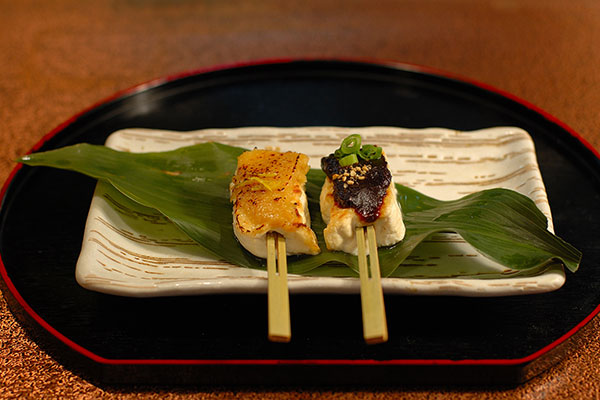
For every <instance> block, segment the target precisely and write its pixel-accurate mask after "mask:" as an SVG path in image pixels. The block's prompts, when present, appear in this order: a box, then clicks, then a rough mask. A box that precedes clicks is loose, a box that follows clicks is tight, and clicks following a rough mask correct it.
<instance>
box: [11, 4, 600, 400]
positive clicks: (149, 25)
mask: <svg viewBox="0 0 600 400" xmlns="http://www.w3.org/2000/svg"><path fill="white" fill-rule="evenodd" d="M90 3H92V2H82V1H77V0H53V1H48V2H39V1H38V2H34V1H29V0H20V1H8V0H1V1H0V10H1V12H0V55H1V56H0V57H1V58H0V61H1V62H0V141H1V144H2V145H1V146H0V181H4V180H6V178H7V177H8V176H9V173H10V171H11V170H12V169H13V168H14V166H15V164H14V160H15V158H16V157H17V156H20V155H22V154H24V153H26V152H27V151H28V150H29V149H30V148H31V147H32V146H33V145H34V144H35V143H36V142H37V141H39V140H40V138H41V137H42V136H43V135H44V134H45V133H47V132H48V131H50V130H52V129H53V128H54V127H56V126H57V125H59V124H60V123H61V122H63V121H65V120H67V119H68V118H69V117H70V116H72V115H73V114H75V113H77V112H79V111H81V110H83V109H84V108H87V107H88V106H90V105H92V104H94V103H96V102H98V101H100V100H102V99H104V98H106V97H108V96H110V95H111V94H113V93H114V92H116V91H118V90H121V89H125V88H129V87H131V86H134V85H136V84H138V83H141V82H145V81H149V80H151V79H154V78H157V77H161V76H167V75H172V74H177V73H179V72H182V71H188V70H195V69H198V68H204V67H209V66H214V65H224V64H231V63H238V62H244V61H251V60H260V59H272V58H290V57H291V58H296V57H311V58H314V57H321V58H338V57H343V58H348V57H353V58H356V57H360V58H368V59H372V60H392V61H400V62H408V63H414V64H421V65H425V66H430V67H434V68H438V69H441V70H445V71H449V72H451V73H454V74H457V75H460V76H465V77H469V78H471V79H474V80H477V81H480V82H483V83H486V84H489V85H492V86H494V87H497V88H499V89H501V90H503V91H506V92H509V93H512V94H514V95H516V96H518V97H520V98H522V99H525V100H526V101H528V102H530V103H533V104H534V105H536V106H537V107H539V108H541V109H543V110H545V111H547V112H548V113H550V114H553V115H554V116H556V117H557V118H558V119H559V120H561V121H563V122H564V123H566V124H567V125H568V126H570V127H571V128H573V129H574V130H575V131H576V132H578V133H579V134H580V135H581V136H582V137H583V138H584V139H585V140H587V141H588V142H589V143H590V144H591V145H592V146H593V147H594V148H595V149H597V150H598V149H600V113H599V112H598V104H600V46H599V45H598V38H600V1H598V0H579V1H577V2H568V1H564V0H523V1H519V0H485V1H484V0H429V1H415V0H413V1H407V0H402V1H378V2H374V1H373V2H371V1H358V0H346V1H342V0H329V1H327V0H325V1H320V0H310V1H288V2H278V1H264V0H252V1H227V2H226V1H214V0H203V1H186V0H177V1H166V0H146V1H143V0H113V1H98V2H94V3H93V5H91V4H90ZM599 339H600V322H599V321H598V318H596V319H594V320H593V321H592V322H591V323H590V325H589V327H588V328H587V329H586V330H585V332H584V333H583V335H582V337H581V340H580V343H579V345H578V346H577V347H576V348H575V349H574V350H573V351H572V352H571V353H570V354H569V355H568V356H567V357H566V358H565V359H564V360H563V361H561V362H559V363H558V364H557V365H555V366H554V367H552V368H550V369H549V370H548V371H546V372H544V373H542V374H541V375H539V376H537V377H535V378H533V379H531V380H530V381H528V382H526V383H524V384H522V385H519V386H517V387H512V388H491V387H476V388H465V387H454V388H449V387H404V388H402V387H399V388H377V387H360V388H344V387H325V388H323V387H320V388H312V387H311V388H302V389H299V388H287V389H286V388H276V387H266V388H265V387H261V388H227V387H220V388H203V387H191V388H190V387H166V388H156V387H119V388H117V387H98V386H94V385H92V384H90V383H88V382H87V381H85V380H84V379H82V378H80V377H79V376H77V375H75V374H73V373H72V372H70V371H69V370H67V369H65V368H64V367H63V366H61V365H60V364H58V363H57V362H55V361H54V360H53V359H52V358H51V357H50V356H49V355H47V354H46V353H44V351H43V350H41V349H40V348H39V347H38V345H37V344H36V343H35V342H34V341H32V340H31V339H30V338H29V337H28V335H27V333H26V332H25V330H24V329H23V328H22V327H21V326H20V325H19V324H18V323H17V322H16V321H15V319H14V317H13V315H12V314H11V313H10V312H9V311H8V309H7V305H6V302H5V300H4V299H3V298H1V297H0V397H2V398H11V397H23V398H69V397H82V398H174V399H178V398H206V399H209V398H210V399H212V398H215V399H225V398H267V399H270V398H290V399H308V398H326V399H327V398H331V399H333V398H336V399H340V398H354V397H356V398H379V399H391V398H399V397H401V396H402V397H404V398H409V399H421V398H432V397H434V398H453V399H471V398H477V399H481V398H507V399H508V398H526V399H534V398H573V397H580V398H598V396H599V393H600V392H599V390H600V389H599V388H600V383H599V382H600V365H599V362H598V357H599V356H600V344H599V343H600V340H599Z"/></svg>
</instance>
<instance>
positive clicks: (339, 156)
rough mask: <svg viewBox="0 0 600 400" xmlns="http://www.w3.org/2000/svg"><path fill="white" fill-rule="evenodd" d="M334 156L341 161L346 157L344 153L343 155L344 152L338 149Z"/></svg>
mask: <svg viewBox="0 0 600 400" xmlns="http://www.w3.org/2000/svg"><path fill="white" fill-rule="evenodd" d="M333 156H334V157H335V158H337V159H338V160H339V159H340V158H342V157H344V153H342V150H340V149H337V150H336V151H335V152H334V153H333Z"/></svg>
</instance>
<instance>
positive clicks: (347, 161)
mask: <svg viewBox="0 0 600 400" xmlns="http://www.w3.org/2000/svg"><path fill="white" fill-rule="evenodd" d="M357 162H358V157H356V154H349V155H347V156H346V157H344V158H342V159H341V160H340V165H341V166H342V167H347V166H348V165H352V164H355V163H357Z"/></svg>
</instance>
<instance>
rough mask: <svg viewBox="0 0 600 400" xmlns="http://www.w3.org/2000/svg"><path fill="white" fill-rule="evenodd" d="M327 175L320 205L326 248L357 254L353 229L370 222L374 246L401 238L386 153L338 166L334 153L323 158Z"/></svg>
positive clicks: (399, 215) (385, 244)
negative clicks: (374, 158) (375, 241)
mask: <svg viewBox="0 0 600 400" xmlns="http://www.w3.org/2000/svg"><path fill="white" fill-rule="evenodd" d="M321 164H322V166H323V170H324V171H325V173H326V175H327V178H326V179H325V183H324V184H323V187H322V189H321V196H320V206H321V215H322V217H323V221H324V222H325V223H326V224H327V227H326V228H325V230H324V231H323V234H324V236H325V244H326V245H327V248H328V249H329V250H340V251H344V252H346V253H350V254H354V255H356V254H358V247H357V243H356V233H355V230H356V228H357V227H360V226H367V225H373V227H374V228H375V236H376V238H377V246H379V247H380V246H391V245H393V244H396V243H398V242H399V241H401V240H402V239H403V238H404V235H405V233H406V228H405V226H404V221H403V220H402V211H401V209H400V205H399V204H398V201H397V199H396V196H397V192H396V188H395V186H394V183H393V179H392V175H391V172H390V171H389V169H388V166H387V162H386V161H385V157H384V156H383V157H381V159H380V160H377V161H375V162H369V161H361V162H360V163H357V164H354V165H351V166H348V167H340V165H339V163H338V161H337V160H336V159H335V157H333V155H331V156H329V157H326V158H324V159H323V160H322V163H321Z"/></svg>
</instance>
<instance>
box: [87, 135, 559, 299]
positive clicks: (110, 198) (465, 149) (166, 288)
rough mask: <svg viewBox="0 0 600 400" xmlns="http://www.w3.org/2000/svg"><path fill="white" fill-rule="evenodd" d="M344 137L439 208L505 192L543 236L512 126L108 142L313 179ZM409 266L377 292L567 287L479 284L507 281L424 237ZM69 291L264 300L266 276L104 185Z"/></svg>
mask: <svg viewBox="0 0 600 400" xmlns="http://www.w3.org/2000/svg"><path fill="white" fill-rule="evenodd" d="M352 133H359V134H360V135H362V137H363V140H364V142H365V143H376V144H379V145H381V146H383V148H384V149H385V151H386V156H387V159H388V161H389V164H390V168H391V170H392V173H393V175H394V180H395V182H398V183H400V184H403V185H406V186H409V187H412V188H414V189H416V190H419V191H421V192H423V193H424V194H427V195H429V196H432V197H435V198H438V199H442V200H451V199H456V198H459V197H462V196H465V195H467V194H470V193H473V192H477V191H480V190H485V189H490V188H494V187H503V188H507V189H512V190H515V191H518V192H520V193H522V194H524V195H526V196H529V197H530V198H531V199H532V200H534V201H535V203H536V204H537V206H538V207H539V208H540V210H541V211H542V212H543V213H544V214H545V215H546V216H547V218H548V220H549V229H551V230H552V217H551V214H550V207H549V204H548V198H547V196H546V191H545V188H544V183H543V181H542V177H541V174H540V171H539V168H538V164H537V160H536V157H535V148H534V145H533V141H532V140H531V137H530V136H529V135H528V134H527V132H525V131H524V130H522V129H519V128H514V127H498V128H489V129H484V130H478V131H470V132H463V131H455V130H449V129H441V128H428V129H419V130H410V129H402V128H392V127H365V128H340V127H305V128H275V127H251V128H238V129H206V130H199V131H192V132H175V131H166V130H150V129H125V130H121V131H118V132H115V133H114V134H112V135H111V136H110V137H109V138H108V140H107V145H108V146H109V147H112V148H114V149H117V150H122V151H131V152H149V151H167V150H172V149H175V148H178V147H181V146H186V145H192V144H196V143H201V142H207V141H215V142H221V143H225V144H230V145H234V146H240V147H244V148H249V149H251V148H254V147H259V148H265V147H269V146H270V147H275V148H279V149H281V150H283V151H287V150H294V151H299V152H303V153H305V154H307V155H308V156H309V157H310V164H311V167H312V168H320V160H321V157H323V156H325V155H327V154H329V153H330V152H331V151H332V149H335V148H336V147H337V146H339V143H340V141H341V140H342V139H343V138H344V137H345V136H347V135H349V134H352ZM199 178H201V177H199ZM406 264H407V266H406V267H405V268H410V269H411V270H413V271H414V274H413V275H411V278H410V279H407V278H386V279H384V280H383V282H382V284H383V287H384V290H385V292H386V293H400V294H427V295H463V296H506V295H516V294H528V293H541V292H547V291H552V290H555V289H558V288H559V287H561V286H562V284H563V283H564V279H565V275H564V272H563V269H562V267H561V266H560V265H556V266H554V267H552V268H551V269H549V270H547V271H546V272H544V273H543V274H540V275H538V276H531V277H515V278H510V277H509V278H502V279H479V277H480V276H481V275H482V274H485V273H490V272H491V273H498V272H504V273H507V272H510V270H509V269H507V268H506V267H503V266H501V265H499V264H497V263H495V262H493V261H491V260H489V259H487V258H485V257H484V256H482V255H480V254H479V253H478V252H477V251H476V250H475V249H473V247H472V246H470V245H469V244H468V243H465V242H464V240H462V239H461V238H460V236H458V235H456V234H443V233H440V234H436V235H434V236H432V237H431V238H429V239H428V240H426V241H425V242H424V243H423V244H422V245H421V246H419V247H418V248H417V249H415V251H414V252H413V254H411V256H410V257H409V259H408V260H407V262H406ZM457 273H460V278H458V277H456V275H457ZM77 280H78V282H79V283H80V284H81V285H82V286H84V287H86V288H88V289H91V290H97V291H100V292H105V293H111V294H117V295H125V296H168V295H192V294H206V293H234V292H240V293H248V292H266V289H267V283H266V273H265V272H264V271H259V270H253V269H248V268H240V267H236V266H235V265H231V264H228V263H227V262H225V261H222V260H215V259H214V258H211V257H210V255H208V256H207V255H204V254H202V250H201V249H199V248H198V247H197V246H194V242H192V241H191V240H189V239H188V238H187V237H186V236H185V234H183V233H181V232H180V231H179V230H178V229H177V228H176V227H175V226H174V225H173V224H172V223H170V222H169V221H168V220H166V219H165V218H164V217H162V216H161V215H160V214H159V213H157V212H154V211H153V210H150V209H147V208H143V207H140V206H138V205H136V204H135V203H133V202H131V201H130V200H129V199H127V198H126V197H125V196H122V195H120V194H119V193H118V192H117V191H115V190H114V189H113V188H112V187H110V186H109V185H105V184H100V185H99V186H98V187H97V189H96V192H95V194H94V197H93V199H92V205H91V208H90V214H89V216H88V219H87V224H86V230H85V236H84V240H83V246H82V252H81V255H80V257H79V261H78V263H77ZM289 288H290V291H292V292H298V293H306V292H309V293H318V292H323V293H358V292H359V290H360V282H359V280H358V279H357V278H327V277H309V276H301V275H290V276H289Z"/></svg>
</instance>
